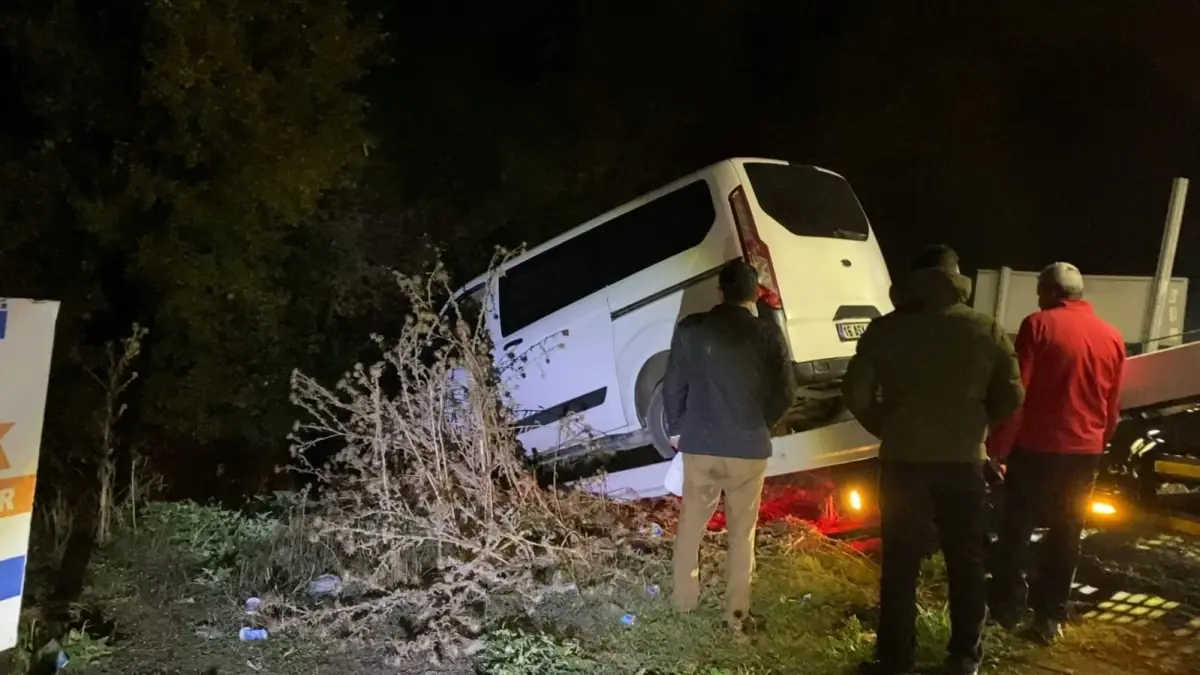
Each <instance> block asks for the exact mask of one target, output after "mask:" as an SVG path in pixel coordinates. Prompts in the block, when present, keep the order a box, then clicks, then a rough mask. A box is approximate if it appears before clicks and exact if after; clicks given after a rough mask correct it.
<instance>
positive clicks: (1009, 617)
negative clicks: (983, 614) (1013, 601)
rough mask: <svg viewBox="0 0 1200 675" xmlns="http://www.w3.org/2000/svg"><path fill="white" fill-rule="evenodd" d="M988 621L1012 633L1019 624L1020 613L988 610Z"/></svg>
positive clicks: (1008, 610)
mask: <svg viewBox="0 0 1200 675" xmlns="http://www.w3.org/2000/svg"><path fill="white" fill-rule="evenodd" d="M988 620H989V621H990V622H991V623H994V624H996V625H997V626H1000V627H1001V628H1003V629H1004V630H1006V631H1008V632H1010V633H1012V632H1014V631H1016V630H1017V626H1019V625H1020V624H1021V613H1020V612H1018V611H1014V610H1010V609H1001V610H988Z"/></svg>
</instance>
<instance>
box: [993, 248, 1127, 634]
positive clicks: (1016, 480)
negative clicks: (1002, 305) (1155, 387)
mask: <svg viewBox="0 0 1200 675" xmlns="http://www.w3.org/2000/svg"><path fill="white" fill-rule="evenodd" d="M1037 292H1038V306H1039V307H1041V311H1038V312H1034V313H1033V314H1031V315H1029V316H1028V317H1027V318H1026V319H1025V321H1024V323H1022V324H1021V330H1020V332H1019V333H1018V334H1017V340H1016V348H1017V357H1018V360H1019V361H1020V365H1021V380H1022V382H1023V383H1024V385H1025V392H1026V393H1025V403H1024V405H1023V406H1022V407H1021V408H1020V409H1019V410H1018V411H1017V412H1016V413H1014V414H1013V415H1012V417H1010V418H1008V420H1006V421H1005V422H1003V423H1002V424H1000V425H999V426H998V427H997V428H996V429H994V430H993V431H992V433H991V435H990V437H989V438H988V454H989V456H990V457H991V458H992V460H993V461H996V462H1005V461H1007V472H1006V475H1005V481H1004V483H1005V492H1004V517H1003V520H1002V524H1001V527H1000V539H999V541H998V542H997V546H998V548H999V556H998V559H997V561H996V569H995V570H994V573H993V577H992V589H991V595H992V602H991V608H992V617H993V618H994V619H995V620H996V622H997V623H999V624H1000V625H1001V626H1004V627H1005V628H1009V629H1012V628H1015V627H1016V625H1017V622H1018V619H1019V617H1020V613H1021V611H1022V609H1023V607H1024V605H1025V602H1026V599H1027V596H1028V599H1029V600H1030V603H1029V604H1031V605H1032V606H1033V610H1034V614H1035V621H1034V624H1033V626H1032V628H1033V634H1034V636H1035V637H1036V638H1038V639H1040V640H1041V641H1043V642H1046V643H1050V642H1053V641H1054V640H1056V639H1057V638H1058V637H1060V636H1061V635H1062V624H1063V623H1064V622H1065V621H1066V620H1067V606H1068V601H1069V599H1070V594H1071V583H1072V581H1073V580H1074V578H1075V567H1076V565H1077V564H1078V562H1079V540H1080V535H1081V534H1082V532H1083V527H1084V522H1085V520H1086V517H1087V509H1088V501H1089V497H1090V496H1091V491H1092V486H1093V483H1094V482H1095V477H1096V468H1097V464H1098V462H1099V459H1100V455H1101V453H1103V452H1104V448H1105V446H1107V444H1108V442H1109V440H1110V439H1111V438H1112V436H1113V432H1114V431H1115V430H1116V428H1117V422H1118V420H1119V418H1120V395H1121V375H1122V371H1123V368H1124V364H1125V341H1124V339H1123V338H1122V336H1121V333H1120V332H1119V331H1118V330H1117V329H1116V328H1114V327H1112V326H1111V325H1109V324H1108V323H1107V322H1105V321H1104V320H1103V319H1101V318H1100V317H1098V316H1096V313H1095V312H1094V311H1093V309H1092V305H1091V303H1089V302H1087V301H1086V300H1084V299H1083V276H1082V275H1081V274H1080V273H1079V269H1078V268H1076V267H1075V266H1074V265H1071V264H1068V263H1054V264H1053V265H1050V266H1049V267H1047V268H1046V269H1044V270H1042V273H1041V274H1040V275H1039V277H1038V289H1037ZM1043 524H1044V525H1047V526H1049V531H1048V532H1047V534H1046V537H1045V539H1044V540H1043V546H1044V547H1045V549H1046V551H1045V554H1044V555H1043V557H1042V563H1041V565H1040V567H1039V569H1038V574H1037V583H1036V584H1035V587H1034V589H1033V591H1032V593H1030V591H1029V588H1028V586H1027V585H1026V583H1025V579H1024V568H1025V558H1026V557H1027V554H1028V552H1029V539H1030V535H1031V534H1032V533H1033V530H1034V529H1035V528H1036V527H1037V526H1039V525H1043Z"/></svg>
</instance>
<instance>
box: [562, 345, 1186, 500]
mask: <svg viewBox="0 0 1200 675" xmlns="http://www.w3.org/2000/svg"><path fill="white" fill-rule="evenodd" d="M1198 400H1200V342H1192V343H1188V344H1184V345H1180V346H1177V347H1170V348H1167V349H1161V350H1159V351H1155V352H1149V353H1146V354H1140V355H1138V356H1133V357H1130V358H1129V360H1128V361H1127V363H1126V366H1125V378H1124V382H1123V384H1122V390H1121V411H1122V413H1123V414H1124V415H1126V416H1134V415H1142V414H1146V413H1153V412H1156V411H1163V410H1165V409H1167V408H1174V407H1177V406H1183V405H1192V404H1194V403H1195V402H1196V401H1198ZM771 445H772V447H773V449H774V454H773V456H772V457H771V459H770V460H769V461H768V462H767V476H782V475H786V474H792V473H799V472H802V471H811V470H814V469H821V468H826V467H831V466H839V465H842V464H850V463H852V462H858V461H862V460H867V459H872V458H874V457H876V456H877V455H878V451H879V440H878V439H876V438H875V437H874V436H872V435H871V434H869V433H867V431H866V430H865V429H863V428H862V426H861V425H859V423H858V422H856V421H853V420H852V421H849V422H841V423H838V424H832V425H829V426H826V427H821V428H819V429H812V430H810V431H804V432H801V433H796V434H789V435H787V436H780V437H778V438H775V439H774V440H772V442H771ZM1163 459H1164V460H1165V461H1166V462H1167V463H1170V462H1172V461H1174V460H1176V459H1178V460H1179V461H1178V462H1176V464H1178V465H1179V466H1180V467H1181V468H1185V470H1186V472H1187V473H1188V474H1191V475H1192V476H1195V475H1200V462H1198V461H1197V460H1192V459H1184V458H1170V459H1168V458H1163ZM1160 461H1163V460H1160ZM668 466H670V462H669V461H662V462H657V463H655V464H650V465H648V466H642V467H638V468H635V469H626V470H624V471H616V472H613V473H610V474H607V475H602V476H596V477H594V478H585V479H581V480H579V481H576V483H575V485H577V486H579V487H582V488H584V489H587V490H591V491H594V492H597V493H603V494H607V495H608V496H610V497H612V498H614V499H621V500H636V499H653V498H656V497H663V496H665V495H666V494H667V490H666V488H665V487H664V482H665V479H666V476H667V467H668ZM1163 466H1164V467H1165V466H1167V464H1164V465H1163ZM1171 466H1174V464H1171Z"/></svg>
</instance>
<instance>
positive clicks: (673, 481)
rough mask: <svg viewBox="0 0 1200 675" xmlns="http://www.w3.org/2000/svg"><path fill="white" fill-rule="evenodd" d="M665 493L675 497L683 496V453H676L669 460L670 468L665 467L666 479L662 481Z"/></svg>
mask: <svg viewBox="0 0 1200 675" xmlns="http://www.w3.org/2000/svg"><path fill="white" fill-rule="evenodd" d="M663 485H664V486H665V487H666V488H667V492H670V493H671V494H673V495H675V496H676V497H682V496H683V453H682V452H676V453H675V456H674V457H672V458H671V466H668V467H667V477H666V479H665V480H664V481H663Z"/></svg>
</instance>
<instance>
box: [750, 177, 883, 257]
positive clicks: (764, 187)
mask: <svg viewBox="0 0 1200 675" xmlns="http://www.w3.org/2000/svg"><path fill="white" fill-rule="evenodd" d="M744 168H745V171H746V176H747V177H748V178H749V179H750V188H751V190H752V191H753V192H754V195H755V197H756V198H757V199H758V205H759V206H760V207H761V208H762V210H763V211H765V212H766V214H767V215H768V216H770V217H771V218H773V219H775V220H776V221H778V222H779V224H780V225H783V226H784V227H785V228H787V230H788V231H789V232H791V233H792V234H795V235H798V236H801V237H826V238H832V239H851V240H854V241H866V240H867V236H868V234H869V233H870V227H869V226H868V224H867V216H866V214H865V213H863V209H862V206H861V205H860V204H859V203H858V197H856V196H855V195H854V190H853V189H852V188H851V187H850V184H849V183H847V182H846V180H845V179H844V178H842V177H841V176H838V175H836V174H832V173H829V172H827V171H822V170H820V169H817V168H815V167H811V166H797V165H793V164H767V163H763V162H747V163H746V164H745V165H744Z"/></svg>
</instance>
